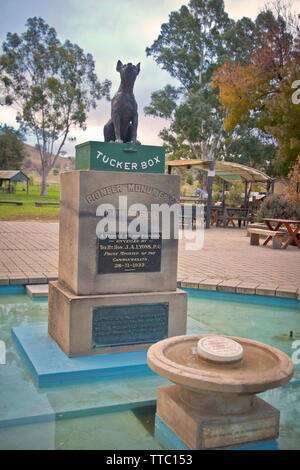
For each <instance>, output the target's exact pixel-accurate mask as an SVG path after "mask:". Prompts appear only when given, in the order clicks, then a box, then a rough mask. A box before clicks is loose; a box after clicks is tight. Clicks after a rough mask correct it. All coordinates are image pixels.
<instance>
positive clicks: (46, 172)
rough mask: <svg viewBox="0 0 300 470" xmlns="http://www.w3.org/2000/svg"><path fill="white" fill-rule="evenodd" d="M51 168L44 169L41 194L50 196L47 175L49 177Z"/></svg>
mask: <svg viewBox="0 0 300 470" xmlns="http://www.w3.org/2000/svg"><path fill="white" fill-rule="evenodd" d="M48 173H49V170H48V169H46V168H43V169H42V189H41V194H40V196H48V193H47V177H48Z"/></svg>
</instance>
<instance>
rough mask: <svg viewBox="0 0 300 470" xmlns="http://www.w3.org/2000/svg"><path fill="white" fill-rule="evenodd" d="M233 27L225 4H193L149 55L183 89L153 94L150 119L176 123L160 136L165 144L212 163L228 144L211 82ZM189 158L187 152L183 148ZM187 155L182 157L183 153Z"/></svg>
mask: <svg viewBox="0 0 300 470" xmlns="http://www.w3.org/2000/svg"><path fill="white" fill-rule="evenodd" d="M232 24H233V20H230V19H229V18H228V15H227V13H226V12H225V11H224V3H223V0H209V1H203V0H191V1H190V2H189V5H188V6H182V7H181V8H180V10H179V11H178V12H171V13H170V15H169V22H168V23H165V24H163V25H162V26H161V33H160V35H159V36H158V38H157V39H156V40H155V41H154V43H153V44H152V46H151V47H148V48H147V49H146V53H147V55H148V56H150V55H151V56H153V58H154V60H155V61H156V63H157V64H158V65H159V66H161V67H162V68H163V69H164V70H167V71H168V72H169V73H170V75H171V76H172V77H174V78H176V79H177V80H178V81H179V83H180V85H181V86H180V87H178V88H175V87H171V86H170V85H167V86H166V87H165V88H164V89H163V90H160V91H157V92H154V93H152V95H151V103H150V105H149V106H147V107H146V108H145V110H144V111H145V113H146V114H148V115H152V116H154V117H157V116H159V117H164V118H166V119H169V120H170V121H171V125H170V128H169V129H164V130H163V131H162V132H161V133H160V136H161V137H162V139H163V140H164V143H166V144H167V148H168V145H170V144H171V143H172V145H174V144H175V143H177V144H178V143H180V145H182V144H183V143H184V145H185V146H187V147H188V148H189V151H188V154H190V155H193V156H194V157H197V158H204V159H212V158H215V157H216V155H218V151H219V150H220V148H221V145H222V142H223V141H224V129H223V123H222V110H220V109H219V102H218V100H217V99H216V92H215V91H214V90H213V89H212V88H211V76H212V72H213V70H214V68H215V67H216V64H217V63H218V60H219V57H221V56H222V55H223V54H224V53H225V49H224V42H223V34H224V31H226V30H227V29H228V28H230V27H231V26H232ZM176 146H177V151H178V152H179V153H185V152H186V151H187V147H184V148H183V149H180V148H178V145H176ZM182 151H183V152H182Z"/></svg>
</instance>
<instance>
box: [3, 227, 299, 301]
mask: <svg viewBox="0 0 300 470" xmlns="http://www.w3.org/2000/svg"><path fill="white" fill-rule="evenodd" d="M57 266H58V223H57V222H55V223H51V222H49V223H45V222H6V221H3V222H0V284H41V283H47V282H48V281H50V280H53V279H55V278H57ZM178 285H181V286H182V287H197V288H200V289H201V288H202V289H214V290H224V291H233V292H239V293H249V294H251V293H256V294H261V295H280V296H286V297H298V298H299V299H300V250H299V249H298V248H297V247H295V246H289V247H288V248H287V249H286V250H274V249H272V245H271V244H269V245H268V246H266V247H263V246H251V245H250V240H249V238H248V237H247V236H246V229H245V228H241V229H238V228H226V229H224V228H215V227H212V228H211V229H210V230H205V232H204V245H203V248H202V249H200V250H196V251H194V250H193V251H189V250H187V249H186V241H185V240H180V241H179V254H178Z"/></svg>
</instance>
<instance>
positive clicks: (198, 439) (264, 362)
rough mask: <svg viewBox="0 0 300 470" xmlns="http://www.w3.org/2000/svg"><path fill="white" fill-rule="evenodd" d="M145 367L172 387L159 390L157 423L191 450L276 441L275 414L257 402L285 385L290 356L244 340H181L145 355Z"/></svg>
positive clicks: (217, 337) (155, 347)
mask: <svg viewBox="0 0 300 470" xmlns="http://www.w3.org/2000/svg"><path fill="white" fill-rule="evenodd" d="M147 358H148V359H147V360H148V365H149V367H150V368H151V369H153V370H154V371H155V372H157V373H158V374H160V375H162V376H164V377H166V378H167V379H169V380H170V381H171V382H174V383H175V384H176V385H170V386H167V387H162V388H159V389H158V395H157V409H156V416H157V419H158V420H159V421H160V422H162V423H164V425H165V427H166V428H167V429H168V431H171V433H174V434H175V436H177V438H178V439H180V441H181V442H182V443H183V444H184V445H185V446H187V447H188V448H189V449H213V448H223V447H235V446H240V445H242V444H246V443H247V444H248V443H251V442H261V441H268V440H271V439H274V438H276V437H277V436H278V432H279V414H280V413H279V410H277V409H276V408H274V407H273V406H271V405H269V404H268V403H266V402H265V401H264V400H262V399H261V398H259V397H257V396H256V394H257V393H261V392H263V391H265V390H268V389H270V388H276V387H280V386H281V385H283V384H285V383H286V382H288V381H289V380H290V379H291V377H292V375H293V372H294V365H293V362H292V360H291V359H290V358H289V356H288V355H287V354H285V353H283V352H282V351H280V350H279V349H276V348H274V347H271V346H268V345H266V344H264V343H260V342H258V341H253V340H250V339H247V338H239V337H231V336H221V335H198V334H197V335H183V336H177V337H172V338H167V339H165V340H162V341H159V342H158V343H156V344H154V345H152V346H151V347H150V349H149V350H148V356H147Z"/></svg>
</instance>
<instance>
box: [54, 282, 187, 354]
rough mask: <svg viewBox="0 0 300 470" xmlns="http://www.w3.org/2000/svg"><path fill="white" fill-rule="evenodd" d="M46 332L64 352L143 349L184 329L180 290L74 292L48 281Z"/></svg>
mask: <svg viewBox="0 0 300 470" xmlns="http://www.w3.org/2000/svg"><path fill="white" fill-rule="evenodd" d="M48 302H49V320H48V332H49V334H50V335H51V336H52V338H53V339H54V340H55V341H56V342H57V344H58V345H59V346H60V347H61V349H62V350H63V351H64V352H65V354H67V356H69V357H80V356H91V355H98V354H109V353H120V352H128V351H141V350H146V349H148V347H149V346H150V345H151V344H153V343H155V342H157V341H159V339H161V338H166V337H169V336H177V335H178V334H180V333H181V332H182V331H185V330H186V315H185V314H183V312H186V310H187V296H186V292H184V291H181V290H179V289H177V290H176V291H170V292H147V293H136V294H132V293H131V294H107V295H104V294H101V295H87V296H84V295H81V296H78V295H75V294H74V293H72V291H71V290H70V289H69V288H68V287H67V286H66V285H65V284H63V283H60V282H59V281H53V282H51V283H50V284H49V300H48Z"/></svg>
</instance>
